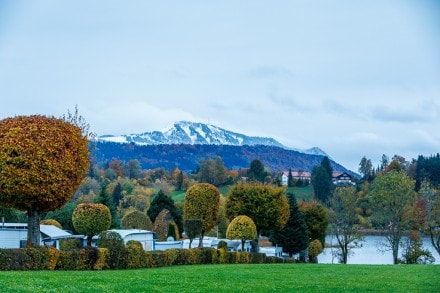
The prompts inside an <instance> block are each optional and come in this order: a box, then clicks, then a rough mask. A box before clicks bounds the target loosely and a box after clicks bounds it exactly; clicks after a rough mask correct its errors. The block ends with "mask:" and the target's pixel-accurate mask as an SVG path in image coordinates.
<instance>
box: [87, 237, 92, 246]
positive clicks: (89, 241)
mask: <svg viewBox="0 0 440 293" xmlns="http://www.w3.org/2000/svg"><path fill="white" fill-rule="evenodd" d="M92 238H93V235H89V236H87V246H88V247H92Z"/></svg>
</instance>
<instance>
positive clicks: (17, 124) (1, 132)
mask: <svg viewBox="0 0 440 293" xmlns="http://www.w3.org/2000/svg"><path fill="white" fill-rule="evenodd" d="M88 144H89V142H88V137H87V136H86V135H84V134H83V132H82V129H81V128H80V127H78V126H75V125H73V124H72V123H69V122H66V121H64V120H62V119H58V118H54V117H46V116H41V115H33V116H17V117H14V118H6V119H3V120H1V121H0V202H1V203H2V205H4V206H6V207H11V208H15V209H18V210H23V211H26V212H27V214H28V245H33V246H39V245H40V226H39V223H40V215H41V213H42V212H48V211H53V210H55V209H58V208H60V207H62V206H63V205H64V204H65V203H66V202H67V201H69V200H70V199H71V198H72V196H73V194H74V192H75V190H76V189H77V188H78V187H79V186H80V184H81V182H82V180H83V178H84V174H86V173H87V170H88V167H89V150H88Z"/></svg>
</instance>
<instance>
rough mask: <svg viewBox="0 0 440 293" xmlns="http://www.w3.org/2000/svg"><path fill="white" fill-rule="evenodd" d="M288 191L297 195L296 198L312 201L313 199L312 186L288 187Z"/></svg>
mask: <svg viewBox="0 0 440 293" xmlns="http://www.w3.org/2000/svg"><path fill="white" fill-rule="evenodd" d="M286 192H291V193H293V194H294V195H295V198H296V200H302V201H310V200H311V199H312V193H313V190H312V186H310V185H309V186H306V187H288V188H287V190H286Z"/></svg>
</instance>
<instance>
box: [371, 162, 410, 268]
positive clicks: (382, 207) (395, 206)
mask: <svg viewBox="0 0 440 293" xmlns="http://www.w3.org/2000/svg"><path fill="white" fill-rule="evenodd" d="M370 196H371V202H372V204H373V207H374V208H373V214H372V217H373V219H374V221H375V223H376V224H377V225H378V228H380V229H382V230H384V231H385V232H386V236H385V237H386V238H385V239H386V241H385V243H383V244H384V245H385V247H386V248H387V249H390V250H391V251H392V253H393V261H394V264H397V263H398V262H399V259H398V257H399V246H400V243H401V239H402V236H403V233H404V232H405V231H406V230H407V229H409V228H410V224H411V217H410V214H411V213H410V211H411V209H412V208H413V206H414V203H415V200H416V196H415V192H414V180H412V179H411V178H409V177H408V175H407V174H406V173H405V172H404V171H395V170H391V171H389V172H387V173H385V174H379V175H378V176H377V177H376V179H374V181H373V184H372V190H371V193H370Z"/></svg>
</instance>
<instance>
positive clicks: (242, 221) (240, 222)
mask: <svg viewBox="0 0 440 293" xmlns="http://www.w3.org/2000/svg"><path fill="white" fill-rule="evenodd" d="M226 237H227V238H228V239H240V240H241V251H244V243H245V241H246V240H252V239H255V238H257V227H256V226H255V223H254V221H252V219H251V218H249V217H248V216H244V215H242V216H237V217H235V218H234V219H233V220H232V221H231V223H230V224H229V226H228V230H227V231H226Z"/></svg>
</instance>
